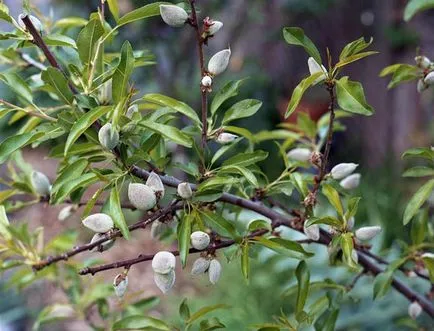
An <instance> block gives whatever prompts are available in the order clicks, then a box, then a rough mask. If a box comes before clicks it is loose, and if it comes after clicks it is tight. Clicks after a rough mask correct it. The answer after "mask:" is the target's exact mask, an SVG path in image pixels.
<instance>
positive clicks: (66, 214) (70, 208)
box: [57, 205, 77, 222]
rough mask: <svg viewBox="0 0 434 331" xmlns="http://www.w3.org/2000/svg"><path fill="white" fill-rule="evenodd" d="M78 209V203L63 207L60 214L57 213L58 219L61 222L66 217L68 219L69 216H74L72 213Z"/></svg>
mask: <svg viewBox="0 0 434 331" xmlns="http://www.w3.org/2000/svg"><path fill="white" fill-rule="evenodd" d="M76 210H77V205H69V206H66V207H63V208H62V209H61V210H60V212H59V215H57V219H58V220H59V221H61V222H63V221H65V220H66V219H68V218H69V217H71V216H72V214H74V212H75V211H76Z"/></svg>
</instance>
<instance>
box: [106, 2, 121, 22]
mask: <svg viewBox="0 0 434 331" xmlns="http://www.w3.org/2000/svg"><path fill="white" fill-rule="evenodd" d="M107 3H108V6H109V9H110V13H112V15H113V17H114V19H115V21H116V22H117V21H118V20H119V6H118V0H107Z"/></svg>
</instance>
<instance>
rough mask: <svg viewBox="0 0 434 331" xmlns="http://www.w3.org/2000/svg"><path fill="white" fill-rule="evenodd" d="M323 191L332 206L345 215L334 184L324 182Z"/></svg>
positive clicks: (340, 214) (341, 214)
mask: <svg viewBox="0 0 434 331" xmlns="http://www.w3.org/2000/svg"><path fill="white" fill-rule="evenodd" d="M322 193H323V194H324V195H325V197H326V198H327V199H328V201H329V202H330V204H331V205H332V207H333V208H334V209H335V210H336V212H337V213H338V215H339V216H341V217H342V216H344V209H343V208H342V203H341V199H340V198H339V193H338V191H336V190H335V189H334V188H333V186H331V185H328V184H324V185H323V187H322Z"/></svg>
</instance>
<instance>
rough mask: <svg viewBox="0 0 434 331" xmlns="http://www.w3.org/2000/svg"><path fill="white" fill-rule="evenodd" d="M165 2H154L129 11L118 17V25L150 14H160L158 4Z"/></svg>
mask: <svg viewBox="0 0 434 331" xmlns="http://www.w3.org/2000/svg"><path fill="white" fill-rule="evenodd" d="M165 3H166V4H167V2H154V3H151V4H149V5H145V6H143V7H140V8H137V9H135V10H133V11H130V12H129V13H127V14H125V15H124V16H122V17H121V18H120V19H119V21H118V26H122V25H125V24H128V23H131V22H135V21H138V20H141V19H144V18H148V17H152V16H160V5H161V4H165Z"/></svg>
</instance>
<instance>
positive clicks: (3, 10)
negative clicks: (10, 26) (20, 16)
mask: <svg viewBox="0 0 434 331" xmlns="http://www.w3.org/2000/svg"><path fill="white" fill-rule="evenodd" d="M0 19H1V20H4V21H6V22H9V23H12V17H11V16H10V15H9V8H8V6H6V5H5V4H3V3H0Z"/></svg>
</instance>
